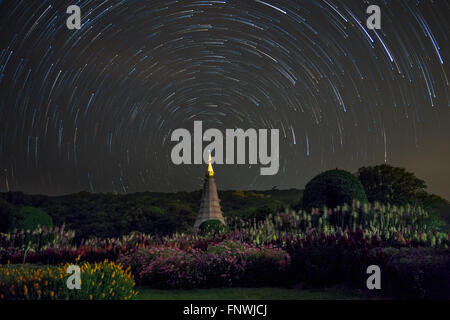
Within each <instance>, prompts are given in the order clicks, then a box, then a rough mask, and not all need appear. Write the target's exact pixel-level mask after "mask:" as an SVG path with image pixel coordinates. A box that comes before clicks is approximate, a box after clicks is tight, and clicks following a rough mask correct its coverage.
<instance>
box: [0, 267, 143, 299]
mask: <svg viewBox="0 0 450 320" xmlns="http://www.w3.org/2000/svg"><path fill="white" fill-rule="evenodd" d="M67 267H68V264H66V265H64V266H59V267H52V266H35V265H4V266H0V299H1V300H3V299H6V300H70V299H77V300H97V299H99V300H115V299H117V300H119V299H124V300H128V299H132V298H134V297H135V296H136V295H137V292H136V291H135V290H134V289H133V288H134V280H133V277H132V275H131V274H130V272H129V271H128V270H124V269H123V268H122V266H121V265H117V264H115V263H113V262H108V261H106V260H105V261H104V262H102V263H95V264H94V265H92V264H89V263H84V264H82V265H81V266H80V271H81V289H80V290H68V289H67V284H66V281H67V277H69V276H70V275H69V274H67V273H66V270H67Z"/></svg>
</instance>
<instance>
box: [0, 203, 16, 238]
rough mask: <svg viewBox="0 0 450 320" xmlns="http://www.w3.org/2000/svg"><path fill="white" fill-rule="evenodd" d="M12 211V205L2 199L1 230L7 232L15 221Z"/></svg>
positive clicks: (0, 205) (0, 211)
mask: <svg viewBox="0 0 450 320" xmlns="http://www.w3.org/2000/svg"><path fill="white" fill-rule="evenodd" d="M12 211H13V209H12V206H11V205H10V204H9V203H8V202H6V201H4V200H3V199H0V232H7V231H8V230H9V229H10V228H11V226H12V222H13V215H12Z"/></svg>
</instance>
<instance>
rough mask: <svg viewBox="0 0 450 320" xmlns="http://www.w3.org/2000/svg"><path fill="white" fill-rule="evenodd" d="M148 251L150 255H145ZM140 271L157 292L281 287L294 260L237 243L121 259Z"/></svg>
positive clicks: (153, 249) (164, 248)
mask: <svg viewBox="0 0 450 320" xmlns="http://www.w3.org/2000/svg"><path fill="white" fill-rule="evenodd" d="M145 251H147V252H145ZM118 261H120V262H123V263H124V265H127V266H129V267H131V269H132V270H133V269H134V270H137V271H139V270H140V272H139V273H138V274H139V276H138V277H137V280H138V281H139V282H140V283H141V284H145V285H148V286H152V287H155V288H212V287H230V286H239V285H241V286H242V285H247V286H255V285H270V284H280V283H281V282H280V281H281V280H280V279H281V278H282V277H284V276H285V273H284V271H285V270H286V269H287V265H288V264H289V261H290V258H289V255H288V254H287V253H286V252H285V251H283V250H281V249H277V248H271V247H261V248H257V247H253V246H250V245H248V244H245V243H240V242H236V241H225V242H222V243H217V244H211V245H209V246H208V248H207V250H206V251H204V250H202V249H196V248H187V249H186V250H181V249H180V248H176V247H168V246H164V245H162V246H156V247H150V248H141V249H137V250H136V251H134V252H129V253H128V254H125V255H122V256H121V257H119V260H118Z"/></svg>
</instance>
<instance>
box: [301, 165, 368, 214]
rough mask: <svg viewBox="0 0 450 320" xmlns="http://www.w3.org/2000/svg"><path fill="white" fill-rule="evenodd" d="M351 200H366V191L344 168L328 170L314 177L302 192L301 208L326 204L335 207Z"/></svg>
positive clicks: (320, 206) (308, 209) (306, 208)
mask: <svg viewBox="0 0 450 320" xmlns="http://www.w3.org/2000/svg"><path fill="white" fill-rule="evenodd" d="M353 200H359V201H361V202H367V197H366V193H365V192H364V187H363V186H362V184H361V182H359V180H358V179H357V178H356V177H355V176H354V175H352V174H351V173H350V172H348V171H345V170H338V169H335V170H329V171H325V172H322V173H321V174H319V175H317V176H316V177H314V178H313V179H312V180H311V181H310V182H308V184H307V185H306V187H305V191H304V192H303V209H304V210H307V211H310V210H311V208H322V207H323V206H325V205H326V206H327V207H329V208H335V207H337V206H338V205H342V204H344V203H347V204H351V203H352V202H353Z"/></svg>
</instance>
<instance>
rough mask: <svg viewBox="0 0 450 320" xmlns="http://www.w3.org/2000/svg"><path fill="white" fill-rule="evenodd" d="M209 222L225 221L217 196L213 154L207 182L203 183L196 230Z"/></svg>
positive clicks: (195, 225)
mask: <svg viewBox="0 0 450 320" xmlns="http://www.w3.org/2000/svg"><path fill="white" fill-rule="evenodd" d="M208 220H220V221H222V223H223V224H225V221H224V219H223V215H222V209H221V208H220V199H219V196H218V195H217V186H216V181H215V180H214V170H213V168H212V165H211V152H210V153H209V159H208V171H206V177H205V182H204V183H203V192H202V198H201V200H200V211H199V214H198V217H197V220H195V224H194V228H195V229H197V230H198V229H199V227H200V225H201V224H202V223H203V222H205V221H208Z"/></svg>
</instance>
